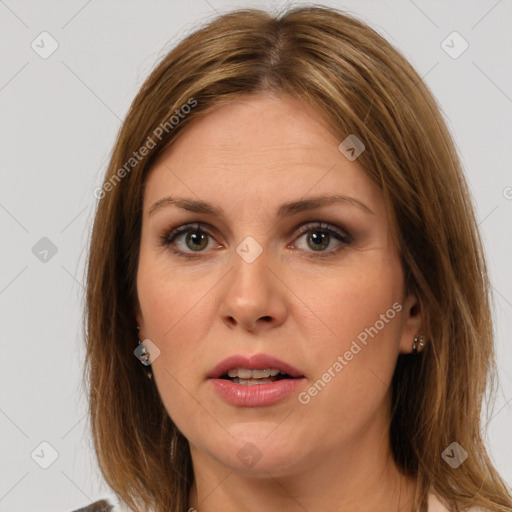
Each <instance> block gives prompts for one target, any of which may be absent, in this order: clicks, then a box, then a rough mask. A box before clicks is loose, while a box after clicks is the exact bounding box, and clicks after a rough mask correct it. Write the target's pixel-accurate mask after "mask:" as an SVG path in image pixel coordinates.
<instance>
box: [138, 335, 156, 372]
mask: <svg viewBox="0 0 512 512" xmlns="http://www.w3.org/2000/svg"><path fill="white" fill-rule="evenodd" d="M135 351H136V352H138V354H139V355H138V358H139V360H140V362H141V363H142V364H143V365H144V366H150V365H151V363H150V362H149V352H148V351H147V350H146V347H145V346H144V344H143V343H142V341H141V340H139V346H138V347H137V348H136V349H135ZM144 373H145V374H146V377H147V378H148V379H153V373H152V372H151V370H150V369H149V368H148V369H145V370H144Z"/></svg>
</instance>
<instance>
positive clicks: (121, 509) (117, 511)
mask: <svg viewBox="0 0 512 512" xmlns="http://www.w3.org/2000/svg"><path fill="white" fill-rule="evenodd" d="M72 512H132V511H131V509H129V508H128V506H127V505H126V504H125V503H123V502H121V503H118V502H115V503H113V502H112V501H109V500H107V499H103V500H98V501H95V502H93V503H90V504H89V505H87V506H85V507H82V508H78V509H76V510H73V511H72Z"/></svg>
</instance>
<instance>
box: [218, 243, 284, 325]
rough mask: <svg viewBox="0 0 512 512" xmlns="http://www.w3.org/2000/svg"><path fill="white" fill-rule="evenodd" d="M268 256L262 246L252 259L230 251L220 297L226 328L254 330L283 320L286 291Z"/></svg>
mask: <svg viewBox="0 0 512 512" xmlns="http://www.w3.org/2000/svg"><path fill="white" fill-rule="evenodd" d="M271 259H272V258H271V255H270V254H268V253H267V251H265V250H263V251H262V252H261V253H260V254H259V255H258V256H257V257H256V258H255V259H254V260H253V261H251V258H245V257H244V256H243V254H242V256H240V254H238V253H235V254H234V256H233V267H232V270H231V271H230V272H229V275H228V276H227V278H226V280H225V281H224V286H223V287H222V289H221V298H220V300H221V303H220V314H221V317H222V321H223V322H224V323H225V324H226V325H227V327H228V328H229V329H236V328H240V329H243V330H245V331H249V332H251V333H257V332H259V331H264V330H267V329H272V328H276V327H278V326H280V325H281V324H282V323H283V322H284V321H285V318H286V315H287V310H288V307H287V301H288V297H289V292H288V293H287V288H286V286H285V284H284V282H283V277H282V276H280V275H279V270H278V269H276V265H272V261H271ZM271 267H272V268H271Z"/></svg>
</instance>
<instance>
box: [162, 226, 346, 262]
mask: <svg viewBox="0 0 512 512" xmlns="http://www.w3.org/2000/svg"><path fill="white" fill-rule="evenodd" d="M183 235H185V236H184V238H183V239H182V240H180V238H182V237H183ZM304 235H308V236H307V247H308V248H309V249H311V250H308V249H305V252H306V253H308V257H312V258H326V257H329V256H332V255H333V254H334V253H337V252H338V251H339V250H341V249H343V248H344V247H346V246H347V245H350V244H351V243H352V239H351V237H350V235H349V234H348V233H347V232H346V231H344V230H341V229H339V228H338V227H336V226H333V225H331V224H327V223H321V222H316V223H309V224H306V225H304V226H301V227H300V228H299V239H300V238H302V237H303V236H304ZM209 237H211V235H210V234H209V233H208V231H207V230H205V229H203V227H202V226H201V223H194V224H184V225H183V226H179V227H177V228H175V229H172V230H170V231H169V232H167V233H165V234H164V235H163V236H162V237H161V238H160V244H161V245H163V246H166V247H169V248H170V250H171V251H172V252H173V253H174V254H176V255H177V256H180V257H184V258H189V259H191V258H197V257H202V256H203V254H201V253H204V252H206V251H205V249H206V248H207V247H208V242H209V240H208V238H209ZM333 238H334V239H335V240H337V241H338V243H339V246H338V247H337V248H335V249H331V250H329V251H325V250H324V249H325V248H326V247H328V246H329V245H330V244H331V242H332V239H333ZM179 242H181V243H182V244H183V245H182V246H181V247H180V243H179ZM176 247H177V248H176ZM216 247H218V248H219V247H222V246H221V245H217V246H216ZM288 248H294V245H291V246H288ZM194 253H196V254H194ZM315 253H316V254H315Z"/></svg>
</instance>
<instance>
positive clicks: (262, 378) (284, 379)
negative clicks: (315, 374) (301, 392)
mask: <svg viewBox="0 0 512 512" xmlns="http://www.w3.org/2000/svg"><path fill="white" fill-rule="evenodd" d="M208 380H209V381H210V382H211V385H212V389H213V390H215V392H216V393H217V395H218V396H219V397H221V398H222V399H223V400H224V401H226V402H227V403H229V404H231V405H234V406H236V407H266V406H270V405H273V404H276V403H278V402H280V401H281V400H284V399H286V398H289V397H290V396H292V395H293V394H294V393H296V392H297V390H298V389H299V388H300V387H302V386H303V385H304V382H305V381H306V379H305V376H304V374H303V373H302V372H301V371H300V370H298V369H297V368H295V367H293V366H292V365H290V364H288V363H285V362H284V361H281V360H280V359H276V358H275V357H272V356H269V355H267V354H256V355H253V356H251V357H244V356H232V357H228V358H227V359H224V360H223V361H221V362H220V363H219V364H218V365H217V366H216V367H215V368H214V369H213V370H212V371H211V372H210V373H209V374H208Z"/></svg>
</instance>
